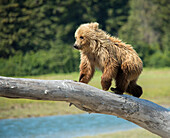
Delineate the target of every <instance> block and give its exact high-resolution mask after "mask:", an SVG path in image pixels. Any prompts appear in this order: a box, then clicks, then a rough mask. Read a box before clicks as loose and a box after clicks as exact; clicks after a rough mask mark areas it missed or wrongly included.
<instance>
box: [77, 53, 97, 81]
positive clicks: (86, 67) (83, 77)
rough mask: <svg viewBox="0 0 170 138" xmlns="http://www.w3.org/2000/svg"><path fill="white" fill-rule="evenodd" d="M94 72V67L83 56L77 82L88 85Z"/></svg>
mask: <svg viewBox="0 0 170 138" xmlns="http://www.w3.org/2000/svg"><path fill="white" fill-rule="evenodd" d="M94 71H95V69H94V65H93V64H92V63H91V62H90V61H89V59H88V58H87V57H85V56H84V57H83V58H82V60H81V63H80V77H79V82H83V83H88V82H89V81H90V80H91V78H92V77H93V74H94Z"/></svg>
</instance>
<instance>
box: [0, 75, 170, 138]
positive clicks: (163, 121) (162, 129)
mask: <svg viewBox="0 0 170 138" xmlns="http://www.w3.org/2000/svg"><path fill="white" fill-rule="evenodd" d="M0 96H2V97H7V98H25V99H35V100H52V101H66V102H69V103H72V104H73V105H75V106H76V107H77V108H79V109H81V110H83V111H86V112H89V113H101V114H109V115H115V116H117V117H120V118H123V119H126V120H128V121H131V122H133V123H135V124H137V125H139V126H141V127H143V128H145V129H147V130H149V131H150V132H152V133H154V134H157V135H159V136H161V137H164V138H170V111H169V110H168V109H166V108H164V107H162V106H160V105H157V104H155V103H153V102H150V101H148V100H144V99H139V98H136V97H133V96H129V95H117V94H114V93H111V92H107V91H103V90H100V89H98V88H95V87H92V86H90V85H87V84H84V83H79V82H74V81H71V80H36V79H25V78H10V77H0Z"/></svg>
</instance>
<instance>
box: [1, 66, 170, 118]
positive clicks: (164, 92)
mask: <svg viewBox="0 0 170 138" xmlns="http://www.w3.org/2000/svg"><path fill="white" fill-rule="evenodd" d="M25 78H33V79H49V80H64V79H69V80H78V78H79V73H78V72H74V73H70V74H50V75H41V76H27V77H25ZM100 80H101V72H99V71H97V72H96V73H95V75H94V77H93V79H92V80H91V82H90V83H89V84H90V85H92V86H94V87H97V88H100V89H101V85H100ZM138 83H139V84H140V85H141V86H142V87H143V91H144V93H143V95H142V97H141V98H143V99H147V100H150V101H153V102H155V103H157V104H161V105H164V106H167V107H170V100H169V99H170V68H165V69H148V68H146V69H144V71H143V73H142V74H141V76H140V77H139V81H138ZM113 86H114V81H113ZM77 113H83V111H80V110H79V109H76V108H75V107H74V106H71V107H69V104H68V103H66V102H55V101H38V100H25V99H8V98H3V97H0V119H3V118H21V117H31V116H49V115H61V114H77Z"/></svg>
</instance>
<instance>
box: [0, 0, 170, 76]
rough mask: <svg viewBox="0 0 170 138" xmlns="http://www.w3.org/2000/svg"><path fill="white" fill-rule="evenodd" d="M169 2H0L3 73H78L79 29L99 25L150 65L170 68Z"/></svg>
mask: <svg viewBox="0 0 170 138" xmlns="http://www.w3.org/2000/svg"><path fill="white" fill-rule="evenodd" d="M169 7H170V3H169V0H161V1H159V0H149V1H147V0H109V1H105V0H91V1H88V0H84V1H81V0H49V1H46V0H34V1H32V0H24V1H22V0H0V75H5V76H23V75H39V74H47V73H61V72H62V73H68V72H73V71H78V70H79V68H78V66H79V62H80V60H79V58H80V57H79V52H78V51H77V50H74V49H73V48H72V45H73V43H74V32H75V30H76V28H77V27H78V26H79V25H80V24H82V23H87V22H94V21H96V22H98V23H99V24H100V27H101V28H102V29H103V30H106V31H107V32H109V33H110V34H111V35H113V36H116V37H120V38H121V39H122V40H123V41H125V42H127V43H130V44H132V45H133V47H134V49H135V50H136V51H137V52H138V53H139V55H140V57H141V58H142V60H143V61H144V66H147V67H165V66H170V58H169V57H170V46H169V42H170V24H169V21H170V16H169V15H170V10H169Z"/></svg>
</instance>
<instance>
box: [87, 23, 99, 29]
mask: <svg viewBox="0 0 170 138" xmlns="http://www.w3.org/2000/svg"><path fill="white" fill-rule="evenodd" d="M89 27H90V28H92V29H94V30H96V29H98V28H99V24H98V23H97V22H94V23H89Z"/></svg>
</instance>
